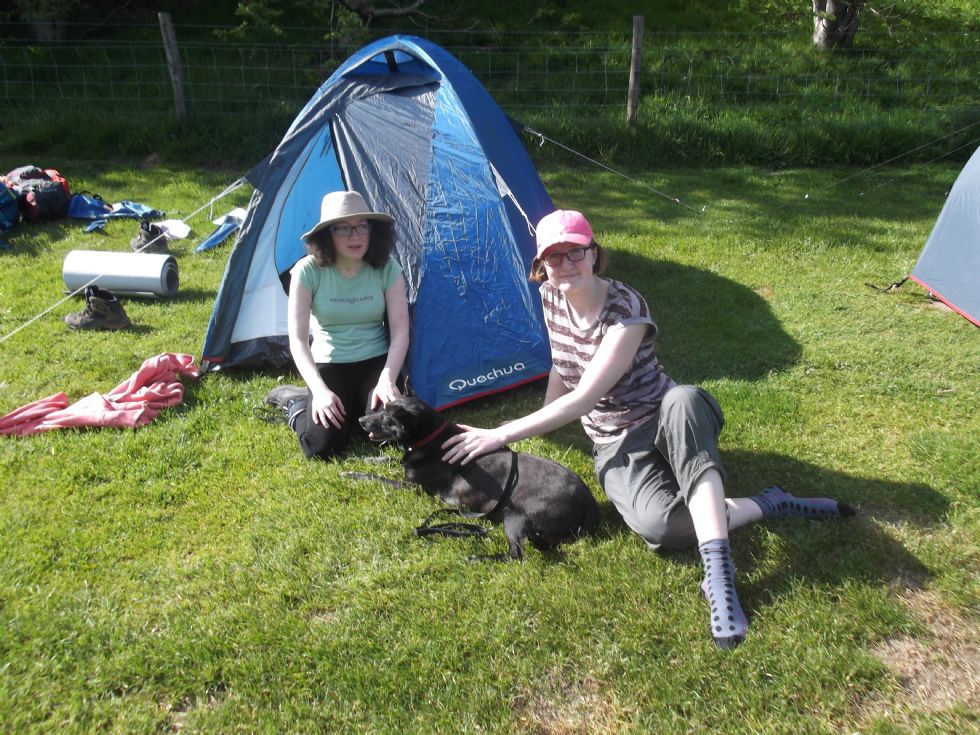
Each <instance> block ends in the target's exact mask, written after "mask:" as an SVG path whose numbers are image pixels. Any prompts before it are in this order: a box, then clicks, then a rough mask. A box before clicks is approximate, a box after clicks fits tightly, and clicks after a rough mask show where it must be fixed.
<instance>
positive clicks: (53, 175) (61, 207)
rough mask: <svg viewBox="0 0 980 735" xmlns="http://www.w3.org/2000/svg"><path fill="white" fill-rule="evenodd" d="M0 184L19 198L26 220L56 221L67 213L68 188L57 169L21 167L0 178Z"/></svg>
mask: <svg viewBox="0 0 980 735" xmlns="http://www.w3.org/2000/svg"><path fill="white" fill-rule="evenodd" d="M0 183H3V184H5V185H6V186H8V187H9V188H10V189H11V190H12V191H13V192H14V193H15V194H17V195H18V196H19V197H20V212H21V214H22V215H23V217H24V219H26V220H29V221H31V222H37V221H39V220H46V219H57V218H58V217H64V216H65V214H66V213H67V212H68V203H69V202H70V201H71V189H70V188H69V186H68V181H67V180H66V179H65V177H64V176H62V175H61V174H60V173H59V172H58V171H57V170H56V169H53V168H47V169H43V170H42V169H40V168H38V167H37V166H21V167H20V168H15V169H14V170H13V171H11V172H10V173H8V174H7V175H6V176H2V177H0Z"/></svg>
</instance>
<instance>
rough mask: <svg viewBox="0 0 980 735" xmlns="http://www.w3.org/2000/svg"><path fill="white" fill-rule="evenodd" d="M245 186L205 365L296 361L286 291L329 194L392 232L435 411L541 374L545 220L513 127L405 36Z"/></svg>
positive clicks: (444, 59) (361, 63)
mask: <svg viewBox="0 0 980 735" xmlns="http://www.w3.org/2000/svg"><path fill="white" fill-rule="evenodd" d="M248 179H249V181H250V182H251V183H252V184H253V186H254V187H255V190H254V192H253V194H252V198H251V201H250V203H249V207H248V214H247V216H246V219H245V221H244V222H243V224H242V228H241V231H240V233H239V236H238V239H237V242H236V244H235V247H234V250H233V251H232V253H231V256H230V257H229V261H228V264H227V267H226V269H225V274H224V277H223V280H222V284H221V288H220V290H219V292H218V296H217V300H216V302H215V305H214V310H213V312H212V315H211V320H210V324H209V326H208V331H207V335H206V337H205V343H204V349H203V356H202V365H203V366H204V367H205V369H207V370H221V369H226V368H229V367H263V368H277V369H282V368H284V367H286V366H288V365H289V364H290V362H291V358H290V355H289V348H288V337H287V331H286V296H287V291H286V287H285V286H284V284H285V283H287V281H288V276H289V269H290V268H291V267H292V266H293V264H295V263H296V261H297V260H299V259H300V258H301V257H303V255H305V251H304V248H303V244H302V242H301V240H300V235H301V233H303V232H305V231H306V230H308V229H309V228H310V227H311V226H312V225H314V224H315V223H316V222H317V221H318V220H319V211H320V199H321V197H322V196H323V194H325V193H326V192H328V191H334V190H339V189H347V190H352V191H358V192H360V193H361V194H362V195H363V196H364V198H365V200H366V201H367V203H368V205H369V206H371V207H372V208H374V209H375V210H377V211H383V212H388V213H390V214H391V215H393V216H394V217H395V220H396V223H397V234H398V245H397V253H396V257H397V258H398V261H399V263H400V265H401V266H402V268H403V270H404V272H405V279H406V282H407V284H408V296H409V303H410V305H411V311H412V343H411V347H410V351H409V360H408V364H407V366H406V367H407V372H408V375H409V378H410V380H411V384H412V387H413V389H414V390H415V392H416V393H417V394H418V395H419V396H420V397H421V398H423V399H424V400H426V401H428V402H429V403H431V404H432V405H434V406H436V407H439V408H444V407H447V406H450V405H453V404H456V403H460V402H463V401H467V400H471V399H473V398H476V397H479V396H482V395H487V394H489V393H494V392H497V391H500V390H504V389H507V388H511V387H514V386H516V385H519V384H522V383H526V382H528V381H530V380H535V379H537V378H540V377H543V376H545V375H547V373H548V371H549V370H550V367H551V361H550V350H549V347H548V342H547V336H546V333H545V329H544V322H543V319H542V315H541V305H540V301H539V299H538V294H537V287H536V285H535V284H532V283H529V282H528V280H527V272H528V268H529V266H530V262H531V259H532V258H533V256H534V234H533V228H532V225H533V224H535V223H537V221H538V219H540V218H541V217H542V216H543V215H545V214H547V213H548V212H550V211H552V210H553V209H554V205H553V204H552V202H551V199H550V197H549V196H548V193H547V192H546V191H545V189H544V186H543V184H542V183H541V180H540V178H539V176H538V174H537V171H536V170H535V168H534V166H533V164H532V163H531V160H530V158H529V157H528V155H527V151H526V150H525V149H524V146H523V144H522V142H521V140H520V137H519V136H518V134H517V132H516V131H515V129H514V126H513V125H512V123H511V121H510V120H509V119H508V118H507V116H506V115H504V113H503V112H502V111H501V110H500V108H499V107H498V106H497V104H496V103H495V102H494V101H493V99H492V98H491V97H490V95H489V94H488V93H487V91H486V90H485V89H484V88H483V86H482V85H481V84H480V83H479V81H477V79H476V78H475V77H474V76H473V75H472V74H471V73H470V72H469V70H468V69H466V68H465V67H464V66H463V65H462V64H461V63H460V62H459V61H458V60H457V59H455V58H454V57H453V56H452V55H451V54H449V53H448V52H446V51H445V50H443V49H441V48H439V47H438V46H436V45H435V44H433V43H431V42H429V41H426V40H424V39H421V38H416V37H413V36H392V37H389V38H385V39H382V40H379V41H376V42H374V43H372V44H370V45H368V46H366V47H364V48H363V49H361V50H360V51H358V52H356V53H355V54H354V55H353V56H351V58H349V59H348V60H347V61H346V62H344V63H343V64H342V65H341V66H340V67H339V68H338V69H337V70H336V71H335V72H334V73H333V74H332V75H331V76H330V78H329V79H327V81H326V82H325V83H324V84H323V85H322V86H321V87H320V89H319V90H317V92H316V94H314V95H313V98H312V99H311V100H310V101H309V102H308V103H307V104H306V106H305V107H304V108H303V110H302V111H301V112H300V113H299V115H297V117H296V119H295V120H294V121H293V123H292V125H291V126H290V127H289V130H288V131H287V132H286V134H285V136H284V137H283V139H282V141H281V142H280V143H279V145H278V147H277V148H276V149H275V151H273V153H272V154H271V155H270V156H269V157H268V158H267V159H266V160H265V161H263V162H262V163H261V164H260V165H259V166H257V167H256V168H255V169H254V170H253V171H252V172H251V173H250V174H249V175H248Z"/></svg>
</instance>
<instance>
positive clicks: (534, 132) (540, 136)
mask: <svg viewBox="0 0 980 735" xmlns="http://www.w3.org/2000/svg"><path fill="white" fill-rule="evenodd" d="M524 131H525V132H526V133H528V134H529V135H533V136H534V137H536V138H537V139H538V140H539V141H541V142H540V144H539V145H544V141H548V142H549V143H554V144H555V145H556V146H558V147H559V148H563V149H565V150H566V151H568V152H569V153H573V154H575V155H576V156H578V157H579V158H582V159H584V160H586V161H588V162H589V163H591V164H593V165H595V166H598V167H599V168H602V169H605V170H606V171H609V172H610V173H614V174H616V175H617V176H621V177H623V178H624V179H626V180H627V181H631V182H633V183H634V184H636V185H637V186H642V187H643V188H644V189H646V190H648V191H652V192H653V193H654V194H656V195H657V196H659V197H663V198H664V199H666V200H668V201H671V202H673V203H674V204H680V205H681V206H682V207H684V208H685V209H690V210H691V211H692V212H696V213H697V214H704V213H705V210H707V208H708V205H707V204H705V205H704V206H703V207H701V209H696V208H695V207H692V206H691V205H690V204H685V203H684V202H682V201H681V200H680V199H679V198H678V197H675V196H671V195H670V194H665V193H664V192H662V191H658V190H657V189H654V188H653V187H652V186H650V185H649V184H646V183H644V182H642V181H639V180H637V179H634V178H632V177H631V176H628V175H626V174H624V173H623V172H622V171H617V170H616V169H614V168H612V167H611V166H607V165H606V164H604V163H602V162H601V161H597V160H595V159H594V158H589V157H588V156H587V155H585V154H584V153H579V152H578V151H576V150H574V149H572V148H569V147H568V146H567V145H565V144H564V143H559V142H558V141H557V140H553V139H552V138H549V137H548V136H547V135H545V134H544V133H539V132H538V131H537V130H534V129H533V128H529V127H527V126H526V125H525V126H524Z"/></svg>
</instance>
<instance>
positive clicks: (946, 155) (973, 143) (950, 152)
mask: <svg viewBox="0 0 980 735" xmlns="http://www.w3.org/2000/svg"><path fill="white" fill-rule="evenodd" d="M978 145H980V138H974V139H973V140H968V141H967V142H966V143H964V144H963V145H958V146H956V147H955V148H952V149H950V150H948V151H946V152H945V153H943V154H942V155H939V156H936V157H935V158H930V159H929V160H928V161H923V162H922V163H921V164H918V165H920V166H928V165H929V164H930V163H935V162H936V161H941V160H943V159H944V158H949V157H950V156H951V155H953V154H954V153H958V152H959V151H961V150H963V149H964V148H975V147H976V146H978ZM896 178H897V177H895V176H892V177H890V178H887V179H884V180H883V181H879V182H878V183H877V184H875V185H874V186H868V187H866V188H865V189H864V190H863V191H861V192H859V193H858V195H857V196H859V197H863V196H864V194H865V192H869V191H874V190H875V189H880V188H881V187H883V186H887V185H889V184H892V183H894V182H895V180H896ZM946 193H947V194H948V193H949V192H948V191H947V192H946Z"/></svg>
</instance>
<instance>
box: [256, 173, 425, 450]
mask: <svg viewBox="0 0 980 735" xmlns="http://www.w3.org/2000/svg"><path fill="white" fill-rule="evenodd" d="M302 238H303V242H304V243H305V245H306V250H307V253H308V254H307V256H306V257H304V258H302V259H301V260H300V261H299V262H298V263H296V265H295V266H293V268H292V270H291V271H290V282H289V311H288V332H289V351H290V354H291V355H292V358H293V362H294V364H295V365H296V369H297V370H298V371H299V374H300V375H301V376H302V377H303V379H304V380H305V381H306V388H302V387H300V386H292V385H283V386H280V387H278V388H275V389H274V390H273V391H271V392H270V393H269V394H268V395H267V396H266V402H268V403H270V404H273V405H276V406H279V407H280V408H282V409H283V410H284V412H285V413H286V416H287V421H288V423H289V426H290V428H292V429H293V431H294V432H296V435H297V438H298V439H299V444H300V447H301V448H302V450H303V453H304V454H305V455H306V456H307V457H318V458H321V459H327V458H329V457H331V456H333V455H335V454H337V453H338V452H339V451H340V450H342V449H343V447H344V446H345V445H346V443H347V441H348V439H349V438H350V434H351V431H352V430H354V429H355V428H356V427H357V425H358V424H357V419H358V418H359V417H360V416H363V415H364V414H365V413H366V412H367V411H369V410H373V409H375V408H377V407H378V406H379V405H381V404H384V403H387V402H388V401H390V400H392V399H393V398H397V397H398V396H399V395H401V393H400V391H399V388H398V377H399V374H400V372H401V369H402V365H403V363H404V361H405V355H406V353H407V351H408V299H407V297H406V294H405V279H404V278H403V276H402V271H401V268H400V267H399V266H398V263H396V262H395V260H394V258H392V257H391V251H392V248H393V247H394V243H395V228H394V219H393V218H392V217H391V216H390V215H387V214H384V213H383V212H375V211H373V210H372V209H371V208H370V207H369V206H368V205H367V203H366V202H365V201H364V198H363V197H362V196H361V195H360V194H358V193H357V192H354V191H335V192H331V193H329V194H327V195H326V196H324V197H323V200H322V202H321V204H320V221H319V222H318V223H317V224H316V226H314V227H313V228H312V229H310V230H309V231H308V232H305V233H304V234H303V236H302ZM311 327H312V329H311ZM311 332H312V335H313V339H312V344H311V343H310V334H311Z"/></svg>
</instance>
